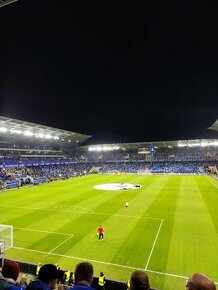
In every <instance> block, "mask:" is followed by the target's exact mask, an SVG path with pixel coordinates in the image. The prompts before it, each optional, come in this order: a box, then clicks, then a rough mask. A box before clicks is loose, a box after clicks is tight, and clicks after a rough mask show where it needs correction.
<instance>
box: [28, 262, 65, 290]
mask: <svg viewBox="0 0 218 290" xmlns="http://www.w3.org/2000/svg"><path fill="white" fill-rule="evenodd" d="M59 278H60V274H59V271H58V270H57V268H56V266H55V265H53V264H45V265H43V266H42V267H41V268H40V270H39V274H38V279H36V280H35V281H32V282H30V284H29V285H28V286H27V288H26V290H52V289H57V288H58V289H60V287H58V280H59Z"/></svg>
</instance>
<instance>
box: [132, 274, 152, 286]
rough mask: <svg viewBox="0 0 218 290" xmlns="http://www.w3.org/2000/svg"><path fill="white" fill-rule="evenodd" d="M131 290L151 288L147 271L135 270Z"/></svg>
mask: <svg viewBox="0 0 218 290" xmlns="http://www.w3.org/2000/svg"><path fill="white" fill-rule="evenodd" d="M130 289H131V290H148V289H150V284H149V279H148V276H147V274H146V273H145V272H143V271H134V272H133V273H132V274H131V277H130Z"/></svg>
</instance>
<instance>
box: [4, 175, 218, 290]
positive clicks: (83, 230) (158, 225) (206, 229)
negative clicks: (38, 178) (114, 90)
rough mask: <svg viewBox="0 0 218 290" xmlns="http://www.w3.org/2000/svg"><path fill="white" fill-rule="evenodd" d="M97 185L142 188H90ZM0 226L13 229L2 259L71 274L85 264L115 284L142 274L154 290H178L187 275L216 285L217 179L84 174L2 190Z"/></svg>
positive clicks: (217, 274) (217, 273)
mask: <svg viewBox="0 0 218 290" xmlns="http://www.w3.org/2000/svg"><path fill="white" fill-rule="evenodd" d="M105 183H134V184H140V185H141V186H142V187H141V188H140V189H137V190H122V191H115V190H112V191H106V190H97V189H94V186H95V185H98V184H105ZM126 201H128V202H129V208H128V210H125V209H124V207H125V202H126ZM0 223H1V224H8V225H13V227H14V247H13V248H10V249H8V250H7V251H6V258H10V259H15V260H18V261H23V262H30V263H35V264H37V263H38V262H39V261H40V262H42V263H56V262H57V263H58V264H59V265H60V266H61V268H62V269H70V270H72V271H73V270H74V268H75V265H76V264H77V263H79V262H81V261H90V262H91V263H92V264H93V266H94V270H95V275H96V276H98V274H99V272H100V271H103V272H104V273H105V276H106V279H113V280H118V281H123V282H125V281H127V280H128V279H129V276H130V274H131V272H132V271H134V270H136V269H140V270H145V271H146V272H147V274H148V276H149V278H150V282H151V286H152V287H156V288H158V289H162V290H173V289H177V290H183V289H185V280H186V279H187V277H189V276H190V275H191V274H192V273H195V272H203V273H205V274H206V275H208V276H210V277H211V278H212V279H213V280H214V281H215V282H216V281H218V272H217V269H218V259H217V255H218V181H217V180H215V179H213V178H211V177H208V176H181V175H177V176H166V175H92V176H83V177H79V178H73V179H69V180H65V181H56V182H53V183H49V184H42V185H39V186H31V187H25V188H20V189H16V190H7V191H4V192H1V193H0ZM100 224H101V225H102V226H103V227H104V229H105V238H104V241H103V242H99V241H98V239H97V235H96V233H97V227H98V226H99V225H100ZM0 239H1V237H0Z"/></svg>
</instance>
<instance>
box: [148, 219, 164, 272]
mask: <svg viewBox="0 0 218 290" xmlns="http://www.w3.org/2000/svg"><path fill="white" fill-rule="evenodd" d="M162 224H163V219H161V222H160V225H159V228H158V231H157V234H156V236H155V239H154V242H153V245H152V248H151V252H150V254H149V257H148V261H147V263H146V266H145V269H144V270H145V271H147V268H148V265H149V263H150V260H151V256H152V254H153V251H154V247H155V245H156V242H157V238H158V236H159V233H160V230H161V227H162Z"/></svg>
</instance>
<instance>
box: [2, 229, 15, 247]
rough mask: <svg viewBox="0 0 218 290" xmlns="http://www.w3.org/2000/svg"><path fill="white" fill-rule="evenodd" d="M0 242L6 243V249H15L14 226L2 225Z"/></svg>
mask: <svg viewBox="0 0 218 290" xmlns="http://www.w3.org/2000/svg"><path fill="white" fill-rule="evenodd" d="M0 242H4V243H5V247H6V248H12V247H13V226H11V225H2V224H0Z"/></svg>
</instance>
